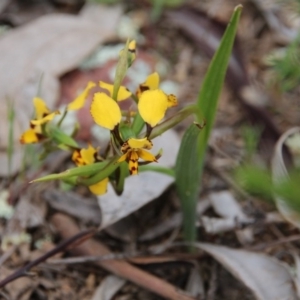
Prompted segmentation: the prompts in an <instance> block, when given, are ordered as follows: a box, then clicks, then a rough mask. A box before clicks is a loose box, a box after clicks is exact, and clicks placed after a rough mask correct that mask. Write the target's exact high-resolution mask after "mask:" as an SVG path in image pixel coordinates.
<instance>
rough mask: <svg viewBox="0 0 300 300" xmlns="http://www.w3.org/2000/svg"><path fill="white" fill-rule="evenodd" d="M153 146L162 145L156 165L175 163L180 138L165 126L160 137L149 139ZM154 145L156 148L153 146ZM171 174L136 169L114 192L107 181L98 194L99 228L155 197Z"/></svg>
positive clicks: (165, 184) (168, 182) (115, 220)
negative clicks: (121, 189)
mask: <svg viewBox="0 0 300 300" xmlns="http://www.w3.org/2000/svg"><path fill="white" fill-rule="evenodd" d="M153 144H154V147H153V148H154V150H153V153H156V152H155V151H158V150H159V149H163V151H164V152H163V153H164V154H163V156H162V157H161V158H160V159H159V162H158V165H160V166H165V167H172V166H173V165H174V164H175V160H176V157H177V152H178V150H179V145H180V140H179V138H178V136H177V134H176V133H175V131H173V130H168V131H167V132H165V133H164V134H163V135H162V136H161V137H158V138H155V139H154V140H153ZM156 149H157V150H156ZM173 182H174V178H173V177H171V176H168V175H165V174H161V173H157V172H148V171H147V172H140V173H139V174H138V175H135V176H129V177H127V178H126V180H125V188H124V192H123V194H122V195H121V196H118V195H116V193H115V191H114V189H113V187H112V186H111V184H109V185H108V190H107V193H106V194H105V195H102V196H99V197H98V204H99V206H100V209H101V214H102V223H101V225H100V228H101V229H103V228H105V227H107V226H109V225H111V224H113V223H115V222H117V221H119V220H120V219H122V218H124V217H126V216H128V215H129V214H131V213H133V212H134V211H136V210H138V209H139V208H141V207H142V206H144V205H145V204H147V203H149V202H150V201H152V200H154V199H155V198H157V197H159V196H160V195H161V194H162V193H163V192H164V191H165V190H166V189H167V188H168V187H169V186H170V185H171V184H172V183H173Z"/></svg>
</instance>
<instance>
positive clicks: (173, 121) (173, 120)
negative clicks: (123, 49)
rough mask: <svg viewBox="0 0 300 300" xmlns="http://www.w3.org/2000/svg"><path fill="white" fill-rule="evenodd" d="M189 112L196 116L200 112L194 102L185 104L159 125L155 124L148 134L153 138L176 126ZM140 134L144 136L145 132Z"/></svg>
mask: <svg viewBox="0 0 300 300" xmlns="http://www.w3.org/2000/svg"><path fill="white" fill-rule="evenodd" d="M191 114H196V115H197V116H200V112H199V109H198V107H197V106H196V105H195V104H191V105H189V106H186V107H185V108H183V109H182V110H180V111H179V112H178V113H177V114H175V115H174V116H172V117H170V118H168V119H167V120H165V121H164V122H162V123H160V124H159V125H157V126H155V127H154V128H153V130H152V132H151V134H150V137H149V138H150V139H154V138H156V137H157V136H159V135H161V134H163V133H164V132H165V131H167V130H169V129H170V128H172V127H174V126H176V125H177V124H179V123H180V122H181V121H183V120H184V119H185V118H187V117H188V116H190V115H191ZM141 136H145V133H143V134H141Z"/></svg>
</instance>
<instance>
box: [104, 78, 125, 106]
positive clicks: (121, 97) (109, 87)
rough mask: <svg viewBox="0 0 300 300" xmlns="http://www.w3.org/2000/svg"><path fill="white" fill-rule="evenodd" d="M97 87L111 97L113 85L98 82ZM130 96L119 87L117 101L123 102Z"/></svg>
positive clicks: (123, 87)
mask: <svg viewBox="0 0 300 300" xmlns="http://www.w3.org/2000/svg"><path fill="white" fill-rule="evenodd" d="M99 86H100V87H102V88H103V89H105V90H107V91H108V92H109V95H110V97H112V95H113V90H114V86H113V84H109V83H106V82H103V81H99ZM130 96H131V92H130V91H129V90H128V89H127V88H126V87H125V86H120V88H119V91H118V97H117V101H123V100H125V99H127V98H129V97H130Z"/></svg>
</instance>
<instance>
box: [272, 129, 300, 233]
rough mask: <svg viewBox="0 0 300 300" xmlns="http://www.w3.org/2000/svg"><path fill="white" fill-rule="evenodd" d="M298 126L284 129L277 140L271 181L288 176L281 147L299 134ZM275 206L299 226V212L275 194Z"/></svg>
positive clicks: (289, 220) (278, 180)
mask: <svg viewBox="0 0 300 300" xmlns="http://www.w3.org/2000/svg"><path fill="white" fill-rule="evenodd" d="M299 132H300V127H294V128H291V129H289V130H288V131H286V132H285V133H284V134H283V135H282V136H281V137H280V139H279V140H278V142H277V144H276V146H275V150H274V155H273V157H272V165H271V166H272V178H273V181H274V182H275V183H276V182H280V181H282V180H284V179H286V178H288V176H289V175H288V170H287V168H286V165H285V162H284V159H283V147H284V144H285V142H286V140H287V139H288V138H289V137H291V136H293V135H294V134H296V133H297V134H299ZM274 197H275V201H276V206H277V208H278V210H279V212H280V213H281V214H282V216H283V217H284V218H285V219H286V220H287V221H288V222H290V223H292V224H293V225H294V226H296V227H297V228H300V213H299V212H297V211H296V210H295V209H294V208H292V207H290V206H289V204H288V203H287V202H286V201H285V200H284V199H282V198H281V197H279V196H277V195H275V196H274Z"/></svg>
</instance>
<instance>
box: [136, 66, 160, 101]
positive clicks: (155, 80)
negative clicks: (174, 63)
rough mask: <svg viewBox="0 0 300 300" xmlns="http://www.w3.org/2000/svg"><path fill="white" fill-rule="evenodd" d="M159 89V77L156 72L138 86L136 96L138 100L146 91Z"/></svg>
mask: <svg viewBox="0 0 300 300" xmlns="http://www.w3.org/2000/svg"><path fill="white" fill-rule="evenodd" d="M158 87H159V75H158V73H157V72H154V73H152V74H150V75H149V76H148V77H147V79H146V81H145V82H144V83H142V84H140V85H139V87H138V89H137V91H136V95H137V97H138V98H140V96H141V95H142V93H143V92H145V91H148V90H156V89H158Z"/></svg>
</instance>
